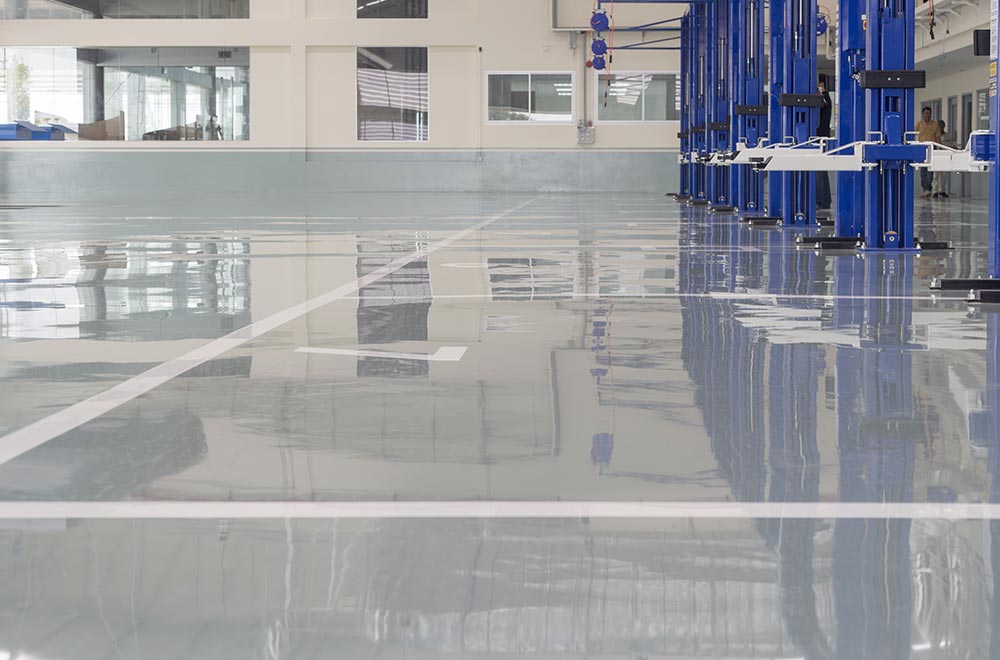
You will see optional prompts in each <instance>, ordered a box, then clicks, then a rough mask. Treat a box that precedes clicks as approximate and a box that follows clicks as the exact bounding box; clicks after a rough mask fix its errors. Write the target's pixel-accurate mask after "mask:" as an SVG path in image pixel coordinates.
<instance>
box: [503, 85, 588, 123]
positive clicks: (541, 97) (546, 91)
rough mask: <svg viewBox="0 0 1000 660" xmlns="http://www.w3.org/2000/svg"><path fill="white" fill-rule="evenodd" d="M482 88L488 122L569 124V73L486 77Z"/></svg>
mask: <svg viewBox="0 0 1000 660" xmlns="http://www.w3.org/2000/svg"><path fill="white" fill-rule="evenodd" d="M486 87H487V94H488V96H489V99H488V103H487V106H488V109H487V119H488V120H489V121H496V122H500V121H504V122H506V121H515V122H569V123H571V122H572V121H573V74H571V73H490V74H488V75H487V78H486Z"/></svg>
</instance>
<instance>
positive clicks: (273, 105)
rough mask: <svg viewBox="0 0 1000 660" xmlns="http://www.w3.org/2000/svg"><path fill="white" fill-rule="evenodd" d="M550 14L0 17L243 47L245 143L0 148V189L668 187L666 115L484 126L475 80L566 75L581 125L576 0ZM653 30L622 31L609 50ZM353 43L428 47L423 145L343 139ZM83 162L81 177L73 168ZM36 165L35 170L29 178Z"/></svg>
mask: <svg viewBox="0 0 1000 660" xmlns="http://www.w3.org/2000/svg"><path fill="white" fill-rule="evenodd" d="M552 6H553V4H552V3H550V2H549V1H548V0H509V1H507V2H496V0H431V4H430V18H428V19H427V20H375V19H367V20H358V19H357V18H356V17H355V12H356V2H355V0H252V4H251V18H250V19H246V20H98V21H81V20H37V21H27V20H19V21H0V43H3V44H4V45H6V46H76V47H109V48H110V47H137V46H138V47H152V46H156V47H170V46H174V47H177V46H247V47H249V48H250V79H251V92H250V99H251V107H250V117H251V130H250V135H251V141H250V142H249V143H248V144H240V145H234V144H231V143H230V144H212V143H203V144H194V145H188V146H183V145H179V144H177V143H174V144H169V143H158V144H149V143H146V144H121V143H117V144H114V143H94V142H88V143H82V142H81V143H78V144H74V145H70V144H65V145H58V149H59V150H58V151H55V152H52V151H50V149H51V148H52V145H48V146H47V147H40V146H39V145H35V144H11V143H0V163H2V164H3V173H2V182H3V187H2V188H0V191H2V192H4V193H7V194H19V193H25V194H46V193H55V194H58V193H60V192H70V191H71V192H72V193H73V194H84V193H88V194H89V193H90V192H91V191H93V190H94V189H95V186H96V188H98V189H101V190H103V191H107V192H109V193H112V192H113V190H114V189H115V187H117V186H121V185H124V182H129V183H130V184H131V183H133V182H135V183H139V182H140V180H141V181H142V185H143V186H145V187H148V188H151V189H158V190H161V191H163V192H171V191H175V190H176V191H182V190H190V189H191V185H192V179H194V181H195V183H194V186H195V189H197V187H198V186H199V185H201V183H202V182H203V181H211V180H213V179H214V180H216V181H222V182H225V183H224V185H226V186H229V185H232V186H234V187H239V186H241V185H250V184H253V185H260V184H263V185H268V184H269V182H273V183H274V186H275V188H276V189H279V188H291V189H296V190H300V189H302V188H303V187H307V186H309V185H313V184H315V185H321V186H323V189H339V188H341V187H344V186H352V187H353V188H352V189H390V190H409V189H411V188H418V189H434V190H438V189H455V190H484V189H485V190H495V189H513V190H527V189H539V190H545V189H558V190H585V189H593V188H597V189H612V190H623V191H630V190H643V191H659V190H669V189H672V188H674V187H676V183H675V181H676V151H675V150H676V148H677V146H678V141H677V137H676V134H677V131H678V129H679V124H678V122H665V123H659V124H627V123H623V124H606V123H605V124H600V125H598V126H597V132H596V136H597V141H596V144H594V145H593V146H586V147H583V146H579V145H577V143H576V128H575V126H573V125H569V124H563V125H502V124H495V123H487V122H486V121H485V114H486V109H485V75H486V72H488V71H566V72H572V73H574V74H575V89H574V96H575V118H576V119H577V120H579V119H583V118H594V116H595V114H596V109H597V104H598V103H599V102H600V101H599V99H598V94H597V91H596V89H597V85H596V76H595V74H594V72H593V71H590V70H588V69H587V68H586V67H585V61H586V59H587V54H588V51H589V44H588V43H587V40H586V39H585V38H582V35H579V37H580V38H579V39H578V41H577V47H576V48H575V49H574V48H571V46H570V44H571V38H572V37H573V35H572V29H571V28H572V27H575V26H582V25H584V24H585V23H586V21H587V20H588V18H589V16H590V11H591V7H592V2H590V1H589V0H559V1H558V2H557V3H555V6H556V15H557V17H558V21H559V25H558V28H557V29H553V23H552V21H553V16H552ZM681 11H682V8H681V7H680V6H679V5H678V6H673V5H660V6H659V7H639V6H628V5H625V6H619V7H618V9H617V10H616V18H617V23H618V24H619V25H627V24H641V23H644V22H649V21H650V20H658V19H662V18H668V17H672V16H676V15H679V13H680V12H681ZM673 25H675V26H676V25H677V24H676V23H675V24H673ZM621 34H624V33H621ZM663 36H667V35H664V33H646V34H641V33H631V34H630V35H629V37H625V36H619V37H618V39H617V41H618V43H619V44H622V43H626V42H628V41H633V42H635V41H641V40H643V39H646V40H649V39H655V38H660V37H663ZM366 45H367V46H427V47H428V48H429V76H430V83H429V90H430V91H429V95H430V139H429V140H428V141H426V142H393V143H384V142H383V143H365V142H359V141H358V140H357V128H356V126H357V123H356V107H355V91H354V90H355V84H356V83H355V69H356V55H355V47H356V46H366ZM614 66H615V67H616V68H617V69H618V70H622V71H625V70H628V71H665V72H671V71H677V69H678V68H679V56H678V53H677V51H647V52H637V51H626V50H622V51H618V53H617V54H616V56H615V60H614ZM585 77H586V78H587V79H586V81H585V80H584V78H585ZM584 83H586V85H584ZM585 86H586V90H587V91H586V93H584V87H585ZM261 149H266V150H267V151H261ZM206 152H210V153H206ZM402 156H405V158H403V157H402ZM633 156H634V157H633ZM279 164H280V166H279ZM91 165H93V167H91V168H90V171H88V170H86V169H81V168H82V166H91ZM42 166H44V167H46V168H47V169H46V175H45V176H44V177H43V176H38V170H37V168H38V167H42ZM216 167H221V168H224V169H221V170H219V169H215V168H216ZM386 186H388V188H386Z"/></svg>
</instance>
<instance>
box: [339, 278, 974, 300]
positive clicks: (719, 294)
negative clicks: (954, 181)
mask: <svg viewBox="0 0 1000 660" xmlns="http://www.w3.org/2000/svg"><path fill="white" fill-rule="evenodd" d="M623 286H625V287H628V286H630V284H629V283H627V282H626V283H624V284H623ZM638 286H644V285H638ZM650 286H655V285H650ZM955 293H961V295H962V296H964V295H965V293H964V292H955ZM429 297H430V299H431V300H493V299H495V300H498V301H501V302H507V301H510V300H514V301H518V300H524V301H528V302H532V301H533V302H546V301H552V300H557V299H558V300H563V299H565V300H572V299H574V298H598V299H600V298H608V299H612V298H613V299H616V300H617V299H635V300H654V299H661V300H677V299H680V298H696V299H697V298H716V299H719V300H763V299H766V300H770V301H772V302H774V303H777V301H779V300H858V301H862V300H905V301H912V302H921V301H922V302H956V303H964V302H965V298H964V297H960V296H958V295H954V296H937V295H930V296H852V295H825V294H818V293H817V294H812V293H803V294H797V293H753V292H749V293H739V292H733V291H707V292H703V293H601V292H580V293H538V292H536V293H531V294H527V293H526V294H519V293H514V292H511V293H456V294H447V293H445V294H441V293H435V294H432V295H431V296H429ZM427 299H428V296H426V295H419V296H403V295H398V296H365V300H397V301H399V300H420V301H427ZM350 300H360V298H350Z"/></svg>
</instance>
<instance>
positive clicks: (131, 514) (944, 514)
mask: <svg viewBox="0 0 1000 660" xmlns="http://www.w3.org/2000/svg"><path fill="white" fill-rule="evenodd" d="M64 518H81V519H117V520H125V519H131V520H134V519H140V520H154V519H164V520H166V519H173V520H217V519H263V518H267V519H333V518H363V519H387V518H398V519H455V518H462V519H501V518H520V519H565V518H606V519H652V520H656V519H660V520H667V519H720V520H721V519H747V518H751V519H756V518H769V519H818V518H823V519H890V518H906V519H913V520H997V519H1000V504H981V503H967V504H941V503H868V502H819V503H817V502H812V503H802V502H788V503H781V502H745V503H740V502H719V503H710V502H693V503H687V502H483V501H476V502H0V520H55V519H64Z"/></svg>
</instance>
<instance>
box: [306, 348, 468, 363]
mask: <svg viewBox="0 0 1000 660" xmlns="http://www.w3.org/2000/svg"><path fill="white" fill-rule="evenodd" d="M466 350H468V349H467V348H466V347H465V346H442V347H441V348H439V349H437V351H435V352H434V353H432V354H430V355H428V354H426V353H390V352H388V351H361V350H354V349H348V348H309V347H302V348H297V349H295V352H296V353H316V354H318V355H349V356H351V357H371V358H388V359H392V360H423V361H425V362H458V361H459V360H461V359H462V356H463V355H465V351H466Z"/></svg>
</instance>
